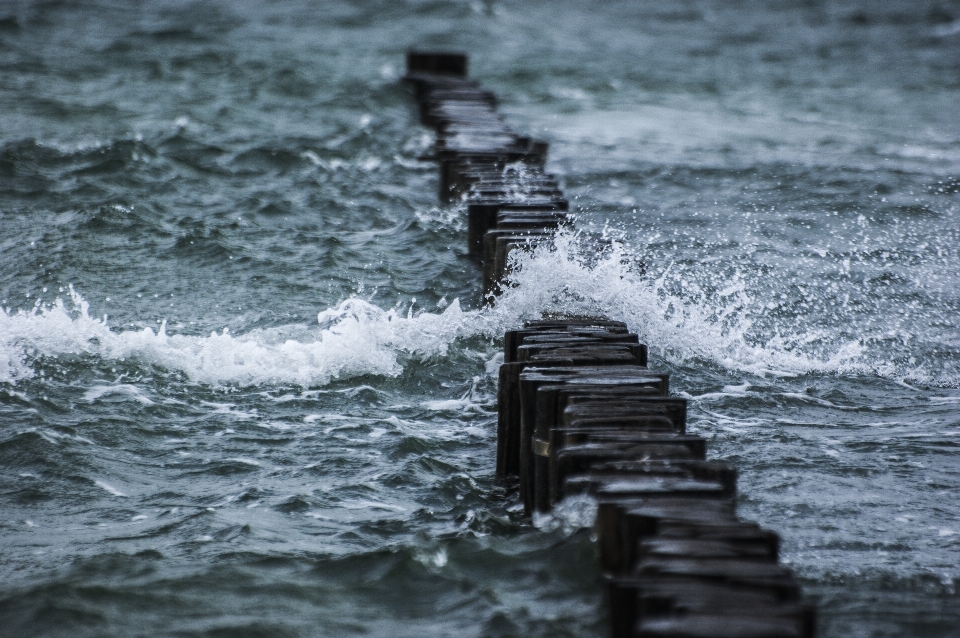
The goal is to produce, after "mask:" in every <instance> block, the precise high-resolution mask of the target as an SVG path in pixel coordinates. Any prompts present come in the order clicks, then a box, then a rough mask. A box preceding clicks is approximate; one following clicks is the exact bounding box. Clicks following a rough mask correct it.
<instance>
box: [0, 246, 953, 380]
mask: <svg viewBox="0 0 960 638" xmlns="http://www.w3.org/2000/svg"><path fill="white" fill-rule="evenodd" d="M589 245H590V244H589V242H584V241H582V238H581V237H580V236H579V235H577V234H576V233H575V232H574V231H570V230H562V231H561V232H559V233H557V235H556V236H555V238H554V241H553V242H552V243H550V244H546V245H541V246H539V247H537V248H536V249H535V250H531V251H528V252H517V253H514V254H513V255H512V256H511V259H512V266H513V271H512V273H511V275H510V277H509V281H508V282H507V285H506V286H505V290H504V292H503V294H502V295H501V296H500V297H499V298H498V299H497V301H496V305H494V306H487V307H484V308H482V309H480V310H470V311H464V310H462V309H461V307H460V303H459V301H458V300H455V301H453V302H452V303H451V304H450V305H449V306H447V307H446V308H445V309H444V310H443V311H442V312H438V313H430V312H420V313H418V314H414V312H413V310H412V306H411V307H410V308H409V309H408V310H407V311H406V313H403V312H401V311H400V310H399V309H398V308H394V309H390V310H384V309H382V308H379V307H377V306H375V305H373V304H372V303H369V302H367V301H364V300H362V299H357V298H351V299H348V300H346V301H344V302H343V303H341V304H340V305H338V306H337V307H335V308H330V309H327V310H324V311H322V312H320V313H319V314H318V316H317V320H318V324H319V325H318V326H316V327H313V328H308V327H306V326H286V327H281V328H276V329H265V330H259V329H258V330H253V331H250V332H248V333H246V334H242V335H234V334H231V333H229V332H228V331H227V330H226V329H224V330H223V331H222V332H219V333H217V332H213V333H211V334H210V335H209V336H188V335H169V334H167V332H166V324H165V323H163V324H161V326H160V328H159V330H157V331H154V330H152V329H150V328H144V329H142V330H131V331H115V330H112V329H111V328H110V327H109V326H108V324H107V319H106V317H104V318H103V319H97V318H94V317H91V316H90V314H89V306H88V304H87V302H86V301H85V300H84V299H83V298H82V297H81V296H80V295H79V294H78V293H76V292H75V291H74V290H73V289H72V288H71V289H70V292H69V301H70V302H71V303H72V308H68V307H67V304H65V303H64V302H63V301H62V300H59V299H58V300H57V301H56V302H55V303H54V304H53V305H50V306H40V305H38V306H36V307H35V308H34V309H33V310H32V311H31V312H22V311H17V312H15V313H13V312H10V311H7V310H2V311H0V382H8V383H9V382H14V383H15V382H16V381H17V380H18V379H23V378H29V377H31V376H33V374H34V372H33V369H32V360H33V359H35V358H36V357H38V356H56V355H60V354H67V353H74V354H83V353H87V354H91V355H95V356H99V357H102V358H107V359H124V358H133V359H136V360H137V361H140V362H144V363H147V364H156V365H159V366H162V367H164V368H166V369H169V370H178V371H182V372H183V373H184V374H186V375H187V376H188V377H189V378H190V379H192V380H194V381H197V382H201V383H208V384H212V385H240V386H247V385H259V384H295V385H300V386H304V387H311V386H319V385H325V384H328V383H329V382H330V381H331V380H333V379H346V378H351V377H357V376H363V375H376V376H397V375H399V374H400V373H401V372H402V370H403V368H402V363H401V359H400V357H401V356H402V355H404V356H409V357H414V358H419V359H421V360H423V359H428V358H431V357H437V356H443V355H445V354H446V352H447V350H448V348H449V347H450V346H451V345H452V344H453V343H454V341H455V340H457V339H458V338H462V337H471V336H486V337H488V338H494V339H495V338H498V337H500V336H501V335H502V334H503V332H504V331H505V330H509V329H511V328H515V327H516V326H518V325H520V324H521V323H522V322H523V321H524V320H526V319H536V318H540V317H541V316H543V314H544V313H565V314H574V315H592V316H606V317H609V318H611V319H615V320H621V321H624V322H626V324H627V325H628V326H629V327H630V329H631V330H634V331H635V332H637V333H638V334H639V335H640V338H641V341H643V342H645V343H647V344H648V345H650V347H651V351H652V352H653V353H655V354H657V355H659V356H661V357H663V358H665V359H666V360H668V361H671V362H674V363H686V362H692V361H700V362H710V363H712V364H715V365H719V366H721V367H724V368H726V369H729V370H733V371H738V372H745V373H753V374H759V375H778V376H779V375H782V376H796V375H803V374H807V373H852V374H878V375H881V376H884V377H889V378H897V379H900V378H916V379H923V378H924V377H930V374H929V372H928V371H925V370H923V369H921V368H916V369H910V370H907V369H904V368H903V367H902V366H899V365H898V366H896V368H895V369H894V368H891V366H890V363H889V356H888V353H886V352H879V354H877V353H874V354H871V353H869V352H867V351H866V349H865V347H864V345H863V344H862V342H860V341H838V339H837V338H836V335H837V334H840V333H839V331H838V332H837V333H836V334H834V333H830V332H829V329H824V328H820V329H819V330H820V332H818V329H815V328H813V327H811V325H810V322H808V321H806V320H805V319H804V317H802V316H797V317H795V318H792V319H787V320H782V321H777V322H772V323H771V322H770V321H767V322H766V326H760V325H759V324H758V325H757V326H755V325H754V319H755V318H757V317H760V316H762V313H763V312H764V311H763V306H764V304H763V301H765V300H764V299H754V298H752V297H751V292H750V291H751V289H752V286H751V285H750V284H749V282H744V281H741V280H738V279H737V278H736V277H733V278H732V279H731V280H730V281H728V282H721V283H722V284H723V285H720V286H719V287H717V289H716V291H715V292H706V291H704V290H702V289H700V288H699V287H698V286H697V285H696V283H695V282H694V281H693V280H692V279H693V278H691V277H689V276H688V275H689V269H690V268H694V267H695V268H709V267H710V265H709V264H694V265H690V264H687V265H684V266H682V267H681V266H677V267H676V268H666V269H664V270H662V271H660V274H658V275H657V276H655V277H652V276H647V275H644V274H642V273H640V272H638V271H637V268H636V265H635V264H636V263H637V255H636V254H634V252H633V251H631V250H630V249H628V248H626V247H625V246H624V245H622V244H621V243H618V242H616V241H614V242H612V243H611V244H610V245H609V246H608V247H607V248H606V249H604V250H602V251H599V252H598V251H597V250H596V249H590V248H585V247H586V246H589ZM685 269H686V270H685ZM753 294H754V295H755V296H756V295H758V293H756V292H753ZM767 319H769V318H767ZM771 325H772V326H773V327H772V328H771V327H770V326H771ZM494 367H495V366H494ZM488 373H492V370H488ZM951 379H952V381H951ZM934 382H939V383H940V384H944V385H950V386H953V385H955V383H956V379H955V378H953V377H943V376H942V375H941V376H940V377H938V378H937V379H935V380H934Z"/></svg>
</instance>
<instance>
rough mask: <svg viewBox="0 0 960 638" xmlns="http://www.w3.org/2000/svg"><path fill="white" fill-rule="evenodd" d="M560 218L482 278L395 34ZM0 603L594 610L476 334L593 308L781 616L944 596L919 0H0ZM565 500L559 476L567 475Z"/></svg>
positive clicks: (946, 367)
mask: <svg viewBox="0 0 960 638" xmlns="http://www.w3.org/2000/svg"><path fill="white" fill-rule="evenodd" d="M414 46H418V47H426V48H430V47H444V48H447V47H449V48H455V49H462V50H464V51H467V52H468V53H469V54H470V56H471V61H470V73H471V76H473V77H475V78H477V79H478V80H480V81H481V82H482V83H484V85H486V86H487V87H489V88H491V89H493V90H494V91H496V92H497V93H498V94H499V96H500V98H501V110H502V111H503V112H504V113H505V114H506V116H507V118H508V120H509V121H510V123H511V124H512V125H513V126H514V128H515V129H516V130H518V131H521V132H525V133H529V134H533V135H535V136H539V137H543V138H545V139H547V140H549V141H550V143H551V151H550V163H549V165H548V170H550V171H551V172H554V173H556V174H558V175H559V176H561V178H562V180H563V182H564V186H565V189H566V192H567V194H568V196H569V197H570V198H571V202H572V208H573V209H574V210H575V212H576V213H577V229H578V230H577V231H571V230H567V231H564V232H563V233H561V235H560V236H559V237H558V238H557V241H556V245H555V246H554V247H553V248H552V249H549V250H547V249H544V250H541V251H539V252H538V253H536V254H533V255H527V256H525V257H524V258H523V259H522V260H521V262H520V263H518V264H517V268H516V271H515V273H514V280H513V282H512V286H511V287H510V288H509V290H508V291H507V292H506V293H505V294H504V296H503V297H502V298H501V299H500V300H499V301H498V303H497V305H496V306H494V307H489V306H485V305H484V302H483V299H482V296H481V293H480V284H479V282H480V273H479V270H478V268H477V266H476V265H475V264H474V263H472V262H471V261H470V260H469V259H468V258H467V256H466V226H465V222H464V214H463V209H462V206H457V205H453V206H440V205H438V203H437V201H438V200H437V187H438V183H437V170H436V166H435V165H434V164H432V163H430V162H429V161H422V160H421V159H419V158H420V157H421V156H424V155H429V153H430V151H431V144H432V135H431V134H430V133H429V131H427V130H426V129H424V128H423V127H421V126H420V125H419V124H418V122H417V117H416V112H415V106H414V102H413V99H412V96H411V93H410V91H409V89H408V88H407V87H405V86H404V85H403V84H402V83H401V82H400V81H399V78H400V76H401V75H402V73H403V71H404V53H405V51H406V50H407V49H408V48H409V47H414ZM0 307H2V310H0V636H3V637H4V638H6V637H10V638H28V637H53V636H70V637H97V638H101V637H102V638H106V637H121V636H122V637H132V636H143V637H178V638H186V637H205V638H215V637H225V638H226V637H230V638H232V637H239V638H255V637H263V638H287V637H313V636H378V637H379V636H382V637H385V638H386V637H407V636H409V637H423V636H437V637H445V636H461V637H473V636H477V637H480V636H524V637H527V636H530V637H532V636H544V637H547V636H550V637H557V636H570V637H593V636H605V635H606V632H607V625H606V614H607V611H606V609H605V606H604V602H603V596H602V592H601V588H600V586H599V585H598V584H597V581H596V578H597V569H596V550H595V547H594V542H593V541H592V540H591V532H590V529H589V525H590V517H589V511H588V510H589V507H588V506H583V507H580V508H569V509H567V510H565V511H561V512H559V513H558V514H557V515H556V516H553V517H551V518H546V519H537V520H536V521H534V522H533V523H531V522H530V521H527V520H524V518H523V516H522V512H521V511H520V508H519V507H518V503H517V498H516V494H515V491H514V490H513V488H512V486H511V485H510V484H508V483H502V482H500V481H498V480H496V478H495V477H494V456H495V422H496V415H495V411H496V401H495V397H496V368H497V365H498V363H499V357H498V352H499V351H500V349H501V347H502V342H501V335H502V332H503V330H505V329H507V328H510V327H513V326H516V325H518V323H519V322H521V321H522V320H523V319H525V318H534V317H538V316H539V315H540V313H542V312H545V311H573V312H594V313H601V314H605V315H608V316H610V317H611V318H614V319H620V320H623V321H626V322H627V323H628V324H629V325H630V327H631V329H633V330H635V331H637V332H638V333H639V334H640V335H641V339H643V340H644V341H645V342H646V343H647V344H649V346H650V349H651V365H652V366H653V367H656V368H658V369H661V370H666V371H669V372H670V373H671V374H672V375H673V376H672V382H671V386H672V388H673V389H674V392H675V393H677V394H679V395H681V396H685V397H687V398H688V399H689V400H690V420H691V423H690V431H692V432H696V433H698V434H701V435H703V436H705V437H707V438H708V439H709V440H710V450H711V453H710V454H711V458H716V459H726V460H729V461H732V462H734V463H735V464H736V465H737V466H738V467H739V468H740V493H741V501H740V505H739V507H740V513H741V515H742V516H743V517H745V518H749V519H753V520H757V521H759V522H761V523H762V524H763V525H765V526H767V527H769V528H771V529H774V530H776V531H778V532H779V533H780V534H782V537H783V561H784V562H785V563H786V564H787V565H789V566H790V567H791V568H792V569H793V570H795V573H796V574H797V576H798V577H799V579H800V581H801V583H802V585H803V587H804V592H805V595H806V598H807V600H808V601H810V602H812V603H814V604H815V605H816V606H817V607H818V609H819V624H820V635H821V637H822V638H840V637H844V638H847V637H888V636H889V637H894V636H897V637H900V636H915V637H924V638H932V637H948V636H960V595H958V593H957V589H958V585H960V2H958V1H957V0H918V1H916V2H903V1H880V0H874V1H870V2H867V1H865V0H806V1H804V2H786V1H774V0H766V1H762V0H756V1H738V2H731V1H729V0H660V1H658V2H646V1H644V2H638V1H631V2H613V1H611V2H602V3H600V2H596V3H588V2H574V1H569V0H562V1H551V2H539V1H523V2H521V1H519V0H517V1H513V0H511V1H506V2H499V1H497V2H489V1H487V2H484V1H481V0H474V1H473V2H439V1H399V0H393V1H390V2H386V1H356V2H332V1H330V2H306V1H305V0H281V1H277V2H252V1H246V0H244V1H231V2H226V1H222V2H213V1H211V2H177V1H156V2H154V1H151V2H126V1H119V0H117V1H112V2H111V1H109V0H88V1H85V2H40V1H36V2H32V1H19V0H4V1H3V2H2V3H0ZM581 505H582V504H581Z"/></svg>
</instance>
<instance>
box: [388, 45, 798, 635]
mask: <svg viewBox="0 0 960 638" xmlns="http://www.w3.org/2000/svg"><path fill="white" fill-rule="evenodd" d="M407 69H408V72H407V76H406V78H405V79H406V80H407V81H409V82H411V83H412V84H413V85H414V87H415V89H416V96H417V101H418V103H419V105H420V114H421V119H422V121H423V122H424V123H425V124H427V125H429V126H432V127H433V128H435V129H436V131H437V144H436V148H437V154H436V159H437V161H438V162H439V163H440V196H441V199H443V200H444V201H451V200H462V201H465V202H466V204H467V210H468V215H469V229H470V234H469V242H470V254H471V255H474V256H475V257H476V258H478V259H479V260H480V261H481V262H482V264H483V272H484V289H485V290H486V291H488V292H489V293H496V292H497V290H498V282H499V281H500V280H501V278H502V277H503V276H504V275H505V274H506V268H507V263H508V256H509V254H510V252H511V251H512V250H514V249H516V248H518V247H524V246H530V245H533V244H535V243H536V242H538V241H543V240H544V239H549V238H550V237H551V236H552V234H553V232H554V230H555V229H556V228H557V226H558V225H559V224H560V223H563V222H566V221H567V220H566V214H565V211H566V210H567V201H566V200H565V199H564V197H563V193H562V192H561V191H560V189H559V187H558V185H557V182H556V180H555V179H554V178H553V177H552V176H550V175H549V174H547V173H545V172H544V163H545V159H546V151H547V144H546V143H543V142H538V141H535V140H531V139H530V138H527V137H523V136H521V135H518V134H516V133H515V132H514V131H512V130H511V129H510V128H509V127H508V126H507V125H506V124H505V123H504V122H503V120H502V118H501V117H500V116H499V115H498V114H497V110H496V106H497V100H496V96H494V95H493V94H492V93H490V92H489V91H488V90H486V89H484V88H483V87H481V86H480V85H479V84H477V83H476V82H473V81H471V80H468V79H467V77H466V71H467V58H466V56H465V55H463V54H459V53H437V52H411V53H410V54H408V59H407ZM668 383H669V375H667V374H663V373H658V372H656V371H654V370H650V369H649V368H648V367H647V347H646V346H645V345H644V344H641V343H640V342H639V338H638V336H637V335H636V334H635V333H632V332H630V331H629V330H628V328H627V326H626V325H625V324H624V323H621V322H619V321H611V320H609V319H604V318H595V317H554V318H546V319H543V320H540V321H532V322H528V323H526V324H525V325H524V326H523V327H522V328H519V329H517V330H511V331H509V332H507V333H506V334H505V336H504V362H503V365H502V366H501V367H500V378H499V391H498V409H499V421H498V429H497V474H498V475H500V476H502V477H504V478H507V479H511V478H514V477H515V478H516V479H518V480H519V487H520V497H521V499H522V500H523V505H524V509H525V511H526V512H527V514H529V515H532V514H533V513H534V512H549V511H550V510H551V509H553V508H554V506H556V505H557V504H558V503H559V502H561V501H562V500H563V499H564V498H566V497H568V496H572V495H590V496H591V497H592V498H594V499H595V500H596V502H597V503H598V510H597V519H596V531H597V535H598V544H599V548H600V560H601V564H602V570H603V574H604V575H603V581H604V585H605V586H606V588H607V590H608V594H609V601H610V613H611V620H612V632H613V636H615V637H634V638H636V637H643V638H654V637H658V638H668V637H669V638H708V637H710V638H788V637H789V638H808V637H812V636H813V634H814V611H813V609H812V608H810V607H809V606H806V605H804V604H802V603H801V602H800V589H799V587H798V586H797V584H796V582H795V581H794V578H793V576H792V574H791V573H790V571H789V570H788V569H786V568H784V567H783V566H781V565H780V564H779V563H778V550H779V537H778V536H777V535H776V534H775V533H774V532H771V531H768V530H765V529H762V528H761V527H760V526H758V525H757V524H756V523H752V522H749V521H744V520H741V519H739V518H738V517H737V514H736V481H737V471H736V468H734V467H733V466H731V465H729V464H728V463H724V462H722V461H708V460H706V441H705V440H704V439H703V438H702V437H699V436H696V435H691V434H687V433H686V415H687V404H686V400H685V399H682V398H676V397H670V396H669V388H668Z"/></svg>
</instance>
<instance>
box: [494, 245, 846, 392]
mask: <svg viewBox="0 0 960 638" xmlns="http://www.w3.org/2000/svg"><path fill="white" fill-rule="evenodd" d="M585 245H588V244H585V243H584V242H581V241H580V237H579V236H578V235H577V234H576V233H575V232H573V231H569V230H564V231H561V232H559V233H557V235H556V236H555V238H554V242H553V244H552V245H541V246H538V247H536V249H534V250H531V251H527V252H515V253H513V254H511V259H512V260H513V272H512V274H511V275H510V280H509V283H508V287H507V288H506V290H505V291H504V293H503V294H502V295H501V297H500V298H499V299H498V300H497V306H496V308H494V309H491V310H490V311H489V315H490V316H489V318H488V323H490V324H491V325H516V323H517V322H518V321H519V320H520V319H523V318H527V317H531V316H539V315H540V314H541V313H543V312H555V313H569V314H573V315H592V316H605V317H609V318H610V319H614V320H619V321H623V322H625V323H626V324H627V325H628V326H629V327H630V329H631V330H633V331H635V332H637V334H639V335H640V338H641V341H643V342H645V343H647V344H648V345H649V346H650V347H651V351H652V352H655V353H657V354H659V355H661V356H663V357H665V358H666V359H667V360H670V361H674V362H684V361H689V360H692V359H698V360H702V361H709V362H713V363H715V364H718V365H720V366H723V367H725V368H728V369H732V370H738V371H743V372H752V373H756V374H774V375H798V374H805V373H808V372H816V371H819V372H824V371H835V372H836V371H853V370H855V369H858V366H859V364H858V359H859V357H860V355H861V353H862V348H861V347H860V345H859V344H858V343H857V342H849V343H846V344H844V345H842V346H840V347H838V348H835V349H834V350H833V351H832V352H831V353H829V354H828V355H826V356H813V355H812V354H811V352H810V351H809V350H810V349H806V348H804V347H803V346H804V345H805V344H807V343H810V342H812V341H815V340H816V339H817V336H816V335H812V334H809V333H799V334H793V335H789V334H781V333H776V334H771V335H759V334H750V333H751V328H752V322H751V319H750V308H751V307H753V306H754V305H755V304H753V302H752V299H750V297H749V295H748V293H747V292H746V291H745V286H744V285H743V283H742V282H739V281H731V282H729V285H728V286H725V287H724V289H723V290H721V292H719V293H717V294H715V295H713V296H710V295H707V294H705V293H703V292H702V291H701V290H699V289H697V288H696V287H695V286H694V285H693V284H691V283H689V282H687V281H685V280H684V277H683V276H682V274H680V273H676V274H674V273H673V272H672V269H671V268H667V269H666V270H665V271H664V272H663V273H662V274H661V275H659V276H658V277H648V276H645V275H643V274H641V273H639V272H637V269H636V267H635V265H634V264H635V263H636V255H634V254H632V253H630V252H629V251H628V249H627V248H625V247H624V245H623V244H622V243H619V242H616V241H614V242H612V243H611V244H610V245H609V247H608V249H607V250H605V251H603V252H602V253H601V254H596V253H594V254H589V253H588V252H587V251H588V250H589V249H584V246H585ZM704 267H709V266H708V265H705V266H704Z"/></svg>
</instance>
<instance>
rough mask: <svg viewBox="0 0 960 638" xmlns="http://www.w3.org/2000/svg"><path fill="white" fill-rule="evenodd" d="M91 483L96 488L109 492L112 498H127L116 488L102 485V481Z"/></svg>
mask: <svg viewBox="0 0 960 638" xmlns="http://www.w3.org/2000/svg"><path fill="white" fill-rule="evenodd" d="M93 483H94V484H95V485H96V486H97V487H99V488H102V489H104V490H106V491H107V492H110V493H111V494H113V495H114V496H122V497H126V496H127V495H126V494H124V493H123V492H121V491H120V490H118V489H117V488H115V487H113V486H112V485H107V484H106V483H104V482H103V481H94V482H93Z"/></svg>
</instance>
